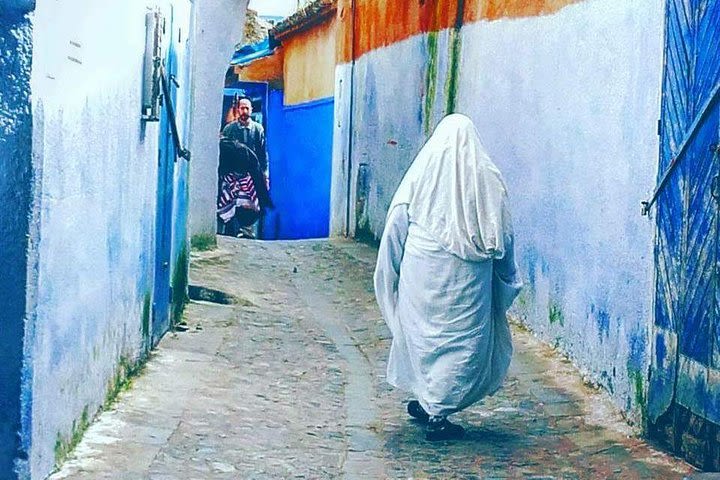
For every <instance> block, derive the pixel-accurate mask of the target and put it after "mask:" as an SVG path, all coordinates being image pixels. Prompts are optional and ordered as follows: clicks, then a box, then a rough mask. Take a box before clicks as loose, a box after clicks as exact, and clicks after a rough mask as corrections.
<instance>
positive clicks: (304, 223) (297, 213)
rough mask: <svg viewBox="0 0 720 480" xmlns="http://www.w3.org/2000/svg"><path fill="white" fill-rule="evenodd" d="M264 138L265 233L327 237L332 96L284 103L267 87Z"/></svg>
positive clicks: (272, 237) (284, 236) (281, 236)
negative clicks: (270, 206)
mask: <svg viewBox="0 0 720 480" xmlns="http://www.w3.org/2000/svg"><path fill="white" fill-rule="evenodd" d="M269 104H270V109H269V112H268V132H267V143H268V152H269V155H270V193H271V195H272V199H273V202H274V203H275V206H276V209H275V211H271V212H269V214H268V215H267V217H266V219H265V223H264V232H263V233H264V235H263V237H264V238H265V239H270V240H280V239H282V240H286V239H287V240H290V239H302V238H325V237H327V236H328V233H329V229H330V175H331V169H332V147H333V113H334V105H335V103H334V100H333V98H325V99H320V100H314V101H312V102H307V103H302V104H299V105H292V106H283V105H282V92H277V91H272V92H271V93H270V100H269Z"/></svg>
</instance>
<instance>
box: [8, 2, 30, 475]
mask: <svg viewBox="0 0 720 480" xmlns="http://www.w3.org/2000/svg"><path fill="white" fill-rule="evenodd" d="M31 35H32V27H31V24H30V21H29V20H28V18H27V17H26V16H24V12H23V11H18V10H12V9H10V8H8V5H6V3H3V2H0V46H1V47H0V48H1V49H2V50H1V51H0V58H2V60H1V61H0V198H2V210H3V213H2V215H0V272H2V275H0V306H2V307H1V308H0V479H8V478H15V475H14V474H13V473H12V472H13V470H14V468H15V462H16V459H20V460H21V459H22V458H23V457H26V456H27V453H26V452H25V451H23V447H22V445H23V444H24V442H23V444H21V441H20V440H21V436H20V435H21V404H20V403H21V400H20V399H21V371H22V365H23V347H24V344H23V337H24V329H25V323H24V317H25V302H26V296H25V282H26V271H27V248H28V237H27V234H28V217H29V213H30V200H31V197H30V192H31V135H32V118H31V114H30V65H31V61H32V40H31Z"/></svg>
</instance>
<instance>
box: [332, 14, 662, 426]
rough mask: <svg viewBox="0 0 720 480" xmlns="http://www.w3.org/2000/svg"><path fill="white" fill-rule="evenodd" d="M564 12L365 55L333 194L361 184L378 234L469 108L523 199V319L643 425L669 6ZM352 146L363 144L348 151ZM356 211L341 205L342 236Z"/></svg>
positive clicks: (518, 205) (361, 200) (364, 215)
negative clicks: (449, 122) (405, 179)
mask: <svg viewBox="0 0 720 480" xmlns="http://www.w3.org/2000/svg"><path fill="white" fill-rule="evenodd" d="M555 10H557V9H553V12H554V13H552V12H551V13H549V14H548V13H547V12H538V13H543V15H541V16H534V17H527V18H513V19H509V18H501V19H499V20H493V21H488V20H483V21H480V22H476V23H470V24H467V25H465V26H464V27H463V28H462V29H461V31H460V33H459V34H458V33H457V32H456V31H454V30H452V29H450V30H442V31H440V32H439V33H432V32H431V33H429V34H421V35H415V36H411V37H409V38H408V39H406V40H403V41H400V42H398V43H394V44H393V45H392V46H389V47H385V48H380V49H378V50H372V51H370V52H369V53H366V54H364V55H362V56H361V57H360V58H359V59H358V60H357V62H356V64H355V67H354V68H355V73H354V80H353V82H354V87H353V92H354V98H353V110H352V122H350V121H349V116H350V114H349V112H348V111H347V106H346V105H342V106H341V105H338V107H337V108H336V135H338V134H339V135H341V138H339V139H337V138H336V140H335V146H336V148H335V153H334V161H335V165H334V172H335V173H334V178H333V198H334V202H335V201H337V199H338V198H340V199H342V198H344V195H346V194H347V187H346V185H347V184H348V183H349V186H350V196H349V198H350V199H351V208H350V211H351V219H350V231H351V233H358V232H356V231H355V230H356V229H360V232H359V233H364V232H367V233H369V234H371V235H373V236H375V237H377V236H379V235H380V233H381V232H382V228H383V225H384V217H385V214H386V210H387V207H388V205H389V202H390V199H391V197H392V195H393V193H394V190H395V188H396V186H397V185H398V183H399V181H400V179H401V178H402V175H403V173H404V171H405V169H406V168H407V166H408V165H409V164H410V162H411V161H412V159H413V158H414V155H415V154H416V153H417V151H418V150H419V149H420V147H421V146H422V143H423V142H424V140H425V138H426V136H427V135H428V134H429V133H430V132H431V130H432V128H433V127H434V125H435V124H436V123H437V121H438V120H439V119H440V118H441V117H442V116H443V115H444V114H445V113H447V112H448V111H450V110H455V111H459V112H462V113H465V114H467V115H469V116H470V117H471V118H472V119H473V120H474V122H475V124H476V125H477V127H478V130H479V132H480V134H481V137H482V138H483V140H484V143H485V145H486V147H487V149H488V151H489V152H490V155H491V156H492V158H493V159H494V160H495V162H496V163H497V164H498V166H499V167H500V169H501V170H502V171H503V173H504V175H505V177H506V179H507V182H508V186H509V190H510V196H511V205H512V209H513V215H514V220H515V228H516V235H517V250H518V259H519V262H520V268H521V270H522V272H523V275H524V276H525V280H526V282H527V286H526V289H525V291H524V293H523V294H522V296H521V298H520V299H519V301H518V302H517V309H516V313H517V314H518V315H520V316H521V317H522V318H523V319H524V321H525V322H526V323H527V324H528V325H529V326H530V327H531V328H532V329H533V330H534V331H536V332H537V333H538V334H539V335H540V336H542V337H543V338H544V339H545V340H547V341H549V342H551V343H554V344H558V345H559V346H560V347H561V348H562V349H563V350H564V351H566V352H567V353H568V354H569V355H570V356H571V358H572V359H573V360H574V361H575V362H576V363H577V364H578V365H579V366H580V367H581V368H582V369H584V370H585V371H587V372H588V373H589V375H590V376H591V377H592V378H594V379H595V380H596V381H598V382H599V383H600V384H602V385H603V386H604V387H605V388H607V389H608V391H609V392H610V393H611V395H612V396H613V398H614V400H615V402H616V403H617V404H618V405H619V406H620V407H621V408H623V409H624V410H626V411H627V412H628V413H629V415H630V416H631V417H632V418H633V419H636V420H639V419H640V415H641V410H642V409H641V407H642V405H641V403H642V401H643V399H644V398H645V397H644V395H645V393H644V389H645V385H644V379H645V378H646V372H647V363H648V355H649V347H648V340H647V338H648V329H649V325H650V321H651V303H652V302H651V300H652V297H653V284H652V277H653V258H652V245H653V227H652V223H651V222H649V221H648V220H647V219H646V218H643V217H641V216H640V208H639V205H640V203H639V202H640V200H642V199H644V198H645V197H646V196H647V195H648V193H649V192H651V190H652V188H653V187H654V181H655V176H656V172H657V155H658V138H657V132H656V122H657V119H658V117H659V105H660V102H659V98H660V80H661V73H662V38H663V22H664V17H663V8H662V2H660V1H658V0H641V1H638V2H632V3H618V2H611V1H608V0H588V1H585V2H579V3H575V4H571V5H569V6H566V7H565V8H562V9H559V10H557V11H555ZM346 23H347V20H346ZM356 35H361V36H362V35H363V33H362V31H360V32H356ZM355 42H356V45H357V46H358V47H360V46H361V45H364V43H363V40H362V38H360V39H356V40H355ZM458 55H459V61H457V56H458ZM399 59H402V61H400V60H399ZM349 68H350V67H349V66H348V65H344V66H340V67H338V70H337V72H338V73H337V76H336V95H343V96H345V98H347V96H348V95H347V93H348V90H347V89H348V87H344V88H342V87H339V84H340V82H341V81H342V82H343V83H344V85H347V83H349V82H348V81H347V78H348V77H349V74H348V70H349ZM337 103H338V104H339V103H340V102H339V101H338V102H337ZM342 120H344V122H343V121H342ZM344 138H351V139H352V145H351V146H347V145H346V147H344V148H341V147H343V145H344V143H343V142H344ZM348 148H351V149H352V157H351V158H352V170H351V175H352V178H351V180H350V182H347V170H346V158H345V157H343V155H344V154H346V153H347V150H348ZM358 187H360V188H359V190H360V191H358ZM343 214H344V212H343V211H342V209H338V208H334V209H333V212H332V215H333V220H332V225H333V229H332V230H333V232H337V231H339V230H342V228H338V225H342V224H343V221H342V218H339V216H340V215H343ZM638 379H640V381H639V382H638Z"/></svg>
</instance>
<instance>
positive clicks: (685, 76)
mask: <svg viewBox="0 0 720 480" xmlns="http://www.w3.org/2000/svg"><path fill="white" fill-rule="evenodd" d="M665 31H666V40H665V42H666V44H665V72H664V80H663V98H662V118H661V122H660V136H661V151H660V177H659V183H658V188H657V190H656V192H655V195H654V196H653V199H652V200H651V202H649V204H646V210H647V209H649V208H650V207H651V206H652V203H653V202H655V201H656V200H657V227H658V230H657V243H656V247H655V259H656V297H655V325H654V327H655V328H654V333H655V335H654V353H653V358H652V369H651V376H650V390H649V398H648V400H649V403H648V414H649V419H650V421H651V423H656V422H659V421H660V419H661V417H662V416H663V415H665V414H667V412H671V411H673V409H675V410H682V411H684V412H686V413H687V415H686V417H685V418H686V421H685V423H686V424H687V423H688V422H690V420H688V418H690V417H692V418H696V419H698V420H700V422H701V423H702V422H705V426H704V427H703V430H704V432H705V433H703V434H694V435H695V436H696V437H697V436H698V435H699V436H706V437H707V440H708V441H709V442H708V444H709V443H710V441H711V439H710V437H711V433H712V432H714V431H715V430H716V429H717V425H720V350H719V347H720V345H719V344H720V342H718V340H719V339H720V338H719V334H720V330H719V322H718V318H719V316H718V309H719V305H718V300H720V289H719V288H718V277H719V275H720V263H719V261H720V256H718V212H719V210H718V201H717V198H718V195H719V194H720V184H719V181H718V175H719V174H720V169H719V168H718V160H720V158H719V156H718V132H719V126H720V107H719V105H720V102H718V97H719V96H720V95H719V94H718V92H719V91H720V88H719V86H720V83H719V82H720V48H718V43H719V42H720V0H704V1H703V0H668V1H667V5H666V26H665ZM676 415H677V414H676ZM670 423H671V424H673V425H672V427H671V429H670V430H671V431H672V433H671V436H674V437H675V438H674V440H671V442H673V443H675V445H674V446H675V447H676V448H678V449H680V450H682V451H686V450H685V448H684V447H683V446H682V445H678V444H677V443H678V442H679V443H682V442H683V441H684V440H682V437H683V434H682V432H679V431H678V429H682V428H683V426H682V425H678V422H677V418H676V419H675V421H674V422H673V421H670ZM686 426H687V425H686ZM714 443H717V441H714ZM706 453H707V452H706Z"/></svg>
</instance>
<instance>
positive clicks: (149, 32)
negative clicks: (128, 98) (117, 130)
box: [141, 10, 165, 122]
mask: <svg viewBox="0 0 720 480" xmlns="http://www.w3.org/2000/svg"><path fill="white" fill-rule="evenodd" d="M164 22H165V19H164V18H163V16H162V14H161V13H160V12H159V11H157V10H155V11H152V12H148V13H147V14H146V15H145V59H144V62H143V85H142V109H141V115H142V119H143V120H144V121H146V122H157V121H158V120H159V119H160V93H161V89H160V67H161V62H162V36H163V31H164V30H165V26H164Z"/></svg>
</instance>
